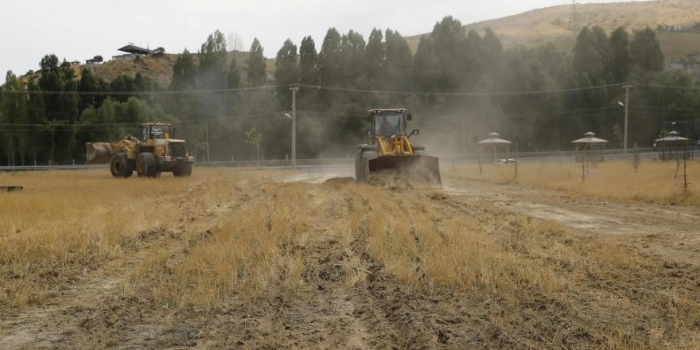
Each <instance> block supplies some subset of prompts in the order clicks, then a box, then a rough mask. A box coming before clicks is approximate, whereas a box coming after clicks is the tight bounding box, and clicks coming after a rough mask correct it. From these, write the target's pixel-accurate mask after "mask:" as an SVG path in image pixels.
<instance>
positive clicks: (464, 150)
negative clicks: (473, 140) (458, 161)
mask: <svg viewBox="0 0 700 350" xmlns="http://www.w3.org/2000/svg"><path fill="white" fill-rule="evenodd" d="M462 154H464V155H466V154H467V132H466V125H465V122H464V119H462Z"/></svg>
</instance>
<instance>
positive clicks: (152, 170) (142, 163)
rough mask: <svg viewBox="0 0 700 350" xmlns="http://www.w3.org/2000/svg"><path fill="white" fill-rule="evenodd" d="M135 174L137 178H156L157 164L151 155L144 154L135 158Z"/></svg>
mask: <svg viewBox="0 0 700 350" xmlns="http://www.w3.org/2000/svg"><path fill="white" fill-rule="evenodd" d="M136 173H137V174H138V176H139V177H156V176H158V162H157V161H156V156H155V155H153V153H149V152H144V153H140V154H139V156H138V157H136Z"/></svg>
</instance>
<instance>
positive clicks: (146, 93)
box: [2, 83, 700, 97]
mask: <svg viewBox="0 0 700 350" xmlns="http://www.w3.org/2000/svg"><path fill="white" fill-rule="evenodd" d="M624 85H626V83H616V84H605V85H595V86H586V87H578V88H570V89H552V90H533V91H524V90H523V91H501V92H499V91H493V92H429V91H400V90H372V89H353V88H342V87H331V86H322V85H306V84H299V85H297V84H283V85H265V86H257V87H245V88H235V89H208V90H181V91H168V90H154V91H112V92H109V91H42V90H2V93H8V94H27V95H63V94H72V95H78V96H149V95H150V96H156V95H183V94H184V95H191V94H216V93H227V92H243V91H256V90H267V89H276V88H284V87H290V86H299V87H304V88H310V89H316V90H329V91H340V92H354V93H374V94H388V95H424V96H465V97H469V96H472V97H484V96H513V95H538V94H552V93H564V92H576V91H585V90H596V89H604V88H611V87H622V86H624ZM638 86H643V87H648V88H652V89H684V90H700V87H689V86H672V85H656V84H638Z"/></svg>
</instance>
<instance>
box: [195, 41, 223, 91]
mask: <svg viewBox="0 0 700 350" xmlns="http://www.w3.org/2000/svg"><path fill="white" fill-rule="evenodd" d="M226 56H227V53H226V37H225V36H224V34H223V33H221V32H220V31H219V30H216V31H215V32H214V33H213V34H210V35H209V37H207V41H206V42H204V43H203V44H202V46H201V48H200V51H199V87H200V88H203V89H223V88H225V87H226V85H227V76H226V59H227V57H226Z"/></svg>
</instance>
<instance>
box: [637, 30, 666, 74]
mask: <svg viewBox="0 0 700 350" xmlns="http://www.w3.org/2000/svg"><path fill="white" fill-rule="evenodd" d="M630 49H631V51H632V58H633V59H634V63H635V64H636V65H638V66H639V67H640V68H642V69H643V70H645V71H650V72H658V71H660V70H662V69H663V68H664V54H663V52H662V51H661V45H660V44H659V40H658V39H657V38H656V33H655V32H654V31H653V30H652V29H651V28H649V27H646V28H645V29H643V30H641V31H639V32H637V33H636V34H635V35H634V39H633V40H632V43H631V44H630Z"/></svg>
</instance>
